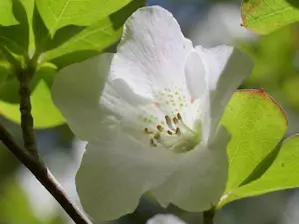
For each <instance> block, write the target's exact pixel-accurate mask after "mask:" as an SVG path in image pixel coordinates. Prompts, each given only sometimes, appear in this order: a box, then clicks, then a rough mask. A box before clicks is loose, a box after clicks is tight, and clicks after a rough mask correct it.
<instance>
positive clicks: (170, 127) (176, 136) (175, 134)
mask: <svg viewBox="0 0 299 224" xmlns="http://www.w3.org/2000/svg"><path fill="white" fill-rule="evenodd" d="M163 123H164V124H165V125H162V124H158V125H157V126H156V130H150V129H149V128H145V129H144V132H145V133H146V134H148V135H150V136H151V138H150V145H151V146H152V147H157V146H158V145H162V146H163V147H165V148H167V149H170V150H171V151H174V152H177V153H182V152H187V151H190V150H192V149H193V148H194V147H195V146H196V145H198V144H199V143H200V141H201V122H200V121H198V122H197V123H196V124H195V125H194V129H195V130H194V129H192V128H190V127H188V126H187V125H186V124H185V123H184V120H183V117H182V115H181V114H180V113H177V115H176V116H174V117H172V118H171V117H169V116H168V115H166V116H165V122H163Z"/></svg>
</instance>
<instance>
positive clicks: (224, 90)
mask: <svg viewBox="0 0 299 224" xmlns="http://www.w3.org/2000/svg"><path fill="white" fill-rule="evenodd" d="M195 49H196V51H197V52H198V53H199V55H200V57H201V59H202V62H203V64H204V66H205V70H206V81H207V84H208V88H209V91H208V94H207V99H206V102H207V106H206V108H207V110H206V113H205V116H204V119H203V127H204V131H203V141H208V142H211V141H213V138H214V136H215V133H216V129H217V126H218V124H219V121H220V119H221V117H222V114H223V111H224V109H225V107H226V105H227V103H228V101H229V99H230V98H231V96H232V94H233V93H234V91H235V90H236V89H237V88H238V87H239V85H241V83H242V82H243V81H244V80H245V78H247V77H248V76H249V75H250V73H251V70H252V67H253V63H252V61H251V60H250V58H249V57H248V56H247V55H246V54H244V53H242V52H240V51H239V50H237V49H236V48H233V47H230V46H226V45H221V46H218V47H214V48H210V49H204V48H202V47H200V46H197V47H196V48H195Z"/></svg>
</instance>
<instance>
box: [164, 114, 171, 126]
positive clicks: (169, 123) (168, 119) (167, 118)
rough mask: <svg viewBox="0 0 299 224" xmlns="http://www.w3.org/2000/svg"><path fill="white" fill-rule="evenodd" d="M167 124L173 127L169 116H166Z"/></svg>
mask: <svg viewBox="0 0 299 224" xmlns="http://www.w3.org/2000/svg"><path fill="white" fill-rule="evenodd" d="M165 121H166V124H168V125H171V119H170V117H169V116H168V115H166V116H165Z"/></svg>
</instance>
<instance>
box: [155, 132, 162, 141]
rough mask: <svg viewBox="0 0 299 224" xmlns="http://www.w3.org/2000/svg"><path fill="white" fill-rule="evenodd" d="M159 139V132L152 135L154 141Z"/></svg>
mask: <svg viewBox="0 0 299 224" xmlns="http://www.w3.org/2000/svg"><path fill="white" fill-rule="evenodd" d="M160 137H161V135H160V133H159V132H158V133H156V134H155V135H154V139H156V140H158V139H160Z"/></svg>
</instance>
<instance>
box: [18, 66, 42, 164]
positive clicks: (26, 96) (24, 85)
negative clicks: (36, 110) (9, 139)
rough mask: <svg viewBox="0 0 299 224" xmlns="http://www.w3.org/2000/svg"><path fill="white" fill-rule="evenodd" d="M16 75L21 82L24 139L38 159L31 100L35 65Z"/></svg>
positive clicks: (28, 149)
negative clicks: (30, 86) (31, 82)
mask: <svg viewBox="0 0 299 224" xmlns="http://www.w3.org/2000/svg"><path fill="white" fill-rule="evenodd" d="M18 70H19V71H16V73H17V74H16V75H17V77H18V80H19V82H20V88H19V96H20V112H21V128H22V132H23V140H24V147H25V149H26V150H27V151H28V152H29V153H30V154H31V155H32V156H33V157H35V158H36V159H38V160H39V155H38V150H37V147H36V143H35V136H34V130H33V117H32V115H31V101H30V88H29V83H30V81H31V79H32V77H33V75H34V73H35V66H29V67H28V68H26V69H23V68H19V69H18Z"/></svg>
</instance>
